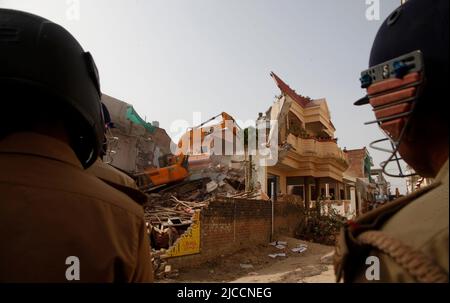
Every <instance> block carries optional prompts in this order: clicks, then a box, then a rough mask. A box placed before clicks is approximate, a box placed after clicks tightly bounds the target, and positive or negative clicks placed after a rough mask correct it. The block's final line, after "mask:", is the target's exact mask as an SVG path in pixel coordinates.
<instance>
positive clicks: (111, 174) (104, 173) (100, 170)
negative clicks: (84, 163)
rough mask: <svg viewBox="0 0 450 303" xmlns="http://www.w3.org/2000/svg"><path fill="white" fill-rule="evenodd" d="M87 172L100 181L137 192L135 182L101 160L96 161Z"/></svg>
mask: <svg viewBox="0 0 450 303" xmlns="http://www.w3.org/2000/svg"><path fill="white" fill-rule="evenodd" d="M87 171H88V172H90V173H91V174H93V175H95V176H96V177H97V178H100V179H102V180H105V181H109V182H111V183H116V184H120V185H123V186H126V187H129V188H133V189H136V190H138V187H137V185H136V182H134V180H133V179H132V178H130V177H129V176H127V175H126V174H125V173H123V172H121V171H120V170H118V169H115V168H114V167H112V166H111V165H109V164H107V163H105V162H103V161H102V160H101V159H98V160H97V161H96V162H95V163H94V165H92V166H91V167H90V168H89V169H88V170H87Z"/></svg>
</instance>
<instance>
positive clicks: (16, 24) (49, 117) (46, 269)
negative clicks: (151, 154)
mask: <svg viewBox="0 0 450 303" xmlns="http://www.w3.org/2000/svg"><path fill="white" fill-rule="evenodd" d="M0 66H1V68H0V103H1V104H0V105H1V107H2V118H1V119H0V243H1V250H0V282H72V281H73V282H78V281H80V282H151V281H152V280H153V272H152V266H151V260H150V251H149V242H148V237H147V236H146V227H145V222H144V219H143V210H142V208H141V207H140V206H139V205H138V204H136V203H135V202H134V201H132V200H131V199H130V198H129V197H127V196H126V195H125V194H123V193H121V192H119V191H116V190H115V189H113V188H112V187H110V186H108V185H106V184H105V183H104V182H102V181H101V180H99V179H98V178H96V177H94V176H93V175H92V174H90V173H87V172H86V171H85V169H86V168H88V167H90V166H91V165H92V164H93V163H94V162H95V161H96V159H97V158H98V155H99V151H100V149H101V145H102V143H103V140H104V139H103V138H104V123H103V121H102V115H101V104H100V96H101V92H100V85H99V80H98V73H97V70H96V67H95V64H94V61H93V59H92V57H91V56H90V54H89V53H85V52H84V51H83V49H82V48H81V46H80V45H79V44H78V42H77V41H76V40H75V39H74V38H73V37H72V36H71V35H70V34H69V33H68V32H67V31H66V30H64V29H63V28H62V27H60V26H58V25H56V24H54V23H52V22H50V21H48V20H46V19H43V18H41V17H38V16H35V15H32V14H28V13H24V12H19V11H13V10H7V9H0Z"/></svg>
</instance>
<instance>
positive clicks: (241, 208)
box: [169, 199, 301, 268]
mask: <svg viewBox="0 0 450 303" xmlns="http://www.w3.org/2000/svg"><path fill="white" fill-rule="evenodd" d="M300 216H301V211H300V209H299V208H298V207H297V206H295V205H292V204H287V203H284V202H279V203H275V220H274V230H275V234H276V236H275V240H276V237H277V236H279V235H288V236H292V235H293V233H294V229H295V227H296V226H297V224H298V222H299V217H300ZM271 218H272V206H271V202H267V201H256V200H242V199H221V200H217V201H214V202H212V203H210V205H209V207H208V208H206V209H204V210H203V211H202V213H201V253H200V254H197V255H192V256H184V257H179V258H172V259H171V260H170V261H169V262H170V263H171V264H173V265H174V266H175V267H177V268H183V267H190V266H195V265H199V264H202V263H205V262H207V261H209V260H213V259H215V258H217V257H220V256H221V255H224V254H231V253H233V252H236V251H238V250H240V249H242V248H246V247H250V246H252V245H258V244H267V243H269V242H270V240H271V230H272V220H271Z"/></svg>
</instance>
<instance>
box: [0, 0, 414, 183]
mask: <svg viewBox="0 0 450 303" xmlns="http://www.w3.org/2000/svg"><path fill="white" fill-rule="evenodd" d="M76 2H77V1H76V0H75V1H74V0H39V1H35V0H0V7H7V8H14V9H20V10H25V11H28V12H32V13H35V14H38V15H41V16H43V17H45V18H48V19H50V20H52V21H54V22H57V23H59V24H61V25H62V26H64V27H65V28H67V29H68V30H69V31H70V32H71V33H72V34H73V35H74V36H75V37H76V38H77V39H78V40H79V41H80V42H81V44H82V45H83V47H84V48H85V49H86V50H88V51H90V52H91V53H92V54H93V56H94V58H95V60H96V63H97V65H98V68H99V70H100V76H101V84H102V90H103V92H104V93H106V94H109V95H111V96H113V97H116V98H119V99H122V100H124V101H127V102H129V103H131V104H133V105H134V106H135V108H136V110H137V111H138V112H139V113H140V114H141V115H142V116H143V117H145V116H146V117H147V120H149V121H152V120H157V121H160V122H161V126H162V127H163V128H166V129H167V130H168V131H170V126H171V124H172V122H173V121H174V120H178V119H181V120H187V121H192V119H193V117H192V113H193V112H194V111H196V112H201V113H202V117H203V120H207V119H208V118H210V117H212V116H214V115H216V114H219V113H221V112H222V111H226V112H228V113H229V114H231V115H232V116H234V117H235V118H236V119H239V120H244V121H245V120H249V119H255V118H256V117H257V114H258V112H263V111H265V110H266V109H268V108H269V107H270V106H271V104H272V101H273V100H274V96H275V95H278V94H279V90H278V88H277V86H276V85H275V84H274V82H273V80H272V79H271V78H270V76H269V74H270V72H271V71H274V72H275V73H277V74H278V75H279V76H280V77H281V78H282V79H283V80H285V81H286V82H287V83H288V84H289V85H290V86H291V87H292V88H294V89H295V90H296V91H297V92H298V93H300V94H302V95H307V96H310V97H312V98H323V97H325V98H327V100H328V103H329V107H330V110H331V114H332V119H333V122H334V124H335V126H336V128H337V137H338V138H339V144H340V146H341V147H342V148H344V147H347V148H348V149H353V148H361V147H363V146H368V145H369V143H370V142H371V141H374V140H376V139H379V138H381V137H383V135H382V133H381V132H380V131H379V130H378V129H377V127H376V126H364V125H363V124H364V122H366V121H369V120H373V114H372V112H371V111H370V109H369V108H368V107H364V108H356V107H354V106H353V102H354V101H355V100H356V99H358V98H359V97H360V96H362V95H363V94H364V92H363V91H362V90H361V89H360V83H359V81H358V80H359V75H360V72H361V71H362V70H363V69H365V68H366V67H367V64H368V58H369V53H370V48H371V45H372V42H373V39H374V37H375V34H376V32H377V30H378V28H379V26H380V25H381V22H382V20H383V19H385V18H386V17H387V16H388V14H389V13H390V12H391V11H392V10H394V9H395V8H396V7H397V6H399V4H400V0H380V8H381V14H380V17H381V20H380V21H368V20H367V19H366V10H367V8H368V5H367V4H366V0H340V1H336V0H79V1H78V2H79V3H80V11H79V17H80V18H79V19H78V20H72V19H73V18H72V17H74V16H75V17H76V15H77V14H76V11H73V10H69V11H68V9H70V8H71V6H70V5H71V4H72V3H76ZM173 135H175V134H173ZM370 152H371V154H372V156H373V158H374V162H375V164H376V165H377V166H378V165H379V163H380V162H381V161H383V160H385V159H386V157H387V156H386V155H385V154H383V153H379V152H376V151H373V150H371V151H370ZM390 181H392V183H393V187H394V189H395V187H401V189H402V191H404V187H405V184H404V181H403V180H401V179H399V180H392V179H390Z"/></svg>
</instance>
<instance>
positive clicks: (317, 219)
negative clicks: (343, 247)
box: [295, 208, 347, 245]
mask: <svg viewBox="0 0 450 303" xmlns="http://www.w3.org/2000/svg"><path fill="white" fill-rule="evenodd" d="M318 209H319V208H312V209H305V210H304V216H303V218H302V220H301V222H300V223H299V225H298V227H297V229H296V231H295V235H296V237H297V238H299V239H301V240H305V241H310V242H315V243H320V244H324V245H334V244H335V241H336V236H337V234H338V233H339V231H340V230H341V228H342V227H343V226H344V224H345V222H346V221H347V219H346V218H345V217H342V216H341V215H339V214H338V213H337V212H336V210H334V209H333V208H332V209H330V211H329V212H328V214H327V215H322V214H321V213H320V212H319V211H318Z"/></svg>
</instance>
